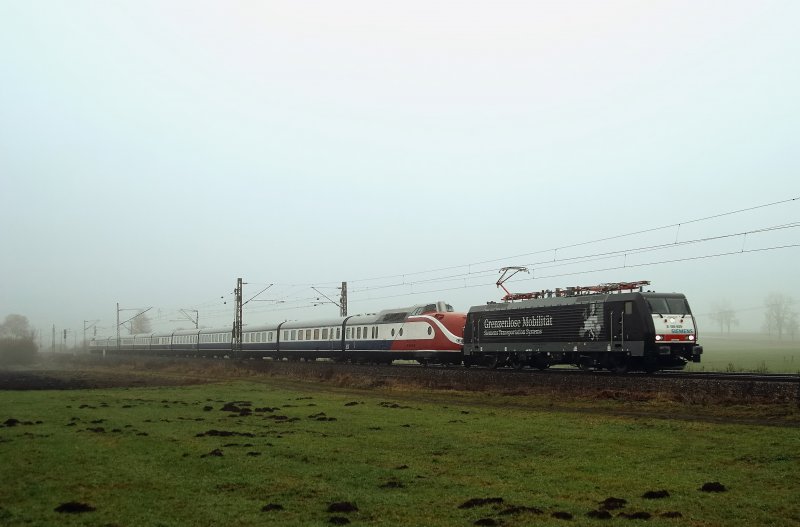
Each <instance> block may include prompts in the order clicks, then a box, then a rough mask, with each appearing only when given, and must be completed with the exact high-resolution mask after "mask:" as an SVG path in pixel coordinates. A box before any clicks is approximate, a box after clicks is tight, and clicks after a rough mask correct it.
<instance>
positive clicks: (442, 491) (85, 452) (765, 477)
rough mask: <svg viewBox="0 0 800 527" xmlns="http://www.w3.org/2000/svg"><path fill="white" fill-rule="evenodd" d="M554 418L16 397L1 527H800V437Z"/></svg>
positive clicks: (369, 394) (300, 396)
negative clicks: (642, 524)
mask: <svg viewBox="0 0 800 527" xmlns="http://www.w3.org/2000/svg"><path fill="white" fill-rule="evenodd" d="M228 403H233V406H235V407H237V408H239V410H238V411H233V410H234V408H232V407H231V406H228V407H227V408H226V406H225V405H226V404H228ZM551 403H552V402H548V401H543V400H540V399H537V400H533V399H531V398H529V397H523V396H492V395H488V394H469V395H467V394H460V393H442V392H431V393H419V392H411V391H408V392H405V391H395V392H388V391H387V392H379V391H355V390H344V389H338V388H334V387H332V386H318V385H312V384H302V383H295V384H291V383H288V382H286V381H275V380H269V381H268V382H267V383H258V382H247V383H245V382H231V383H227V384H211V385H197V386H189V387H169V388H135V389H109V390H75V391H39V392H36V391H26V392H0V422H6V423H7V424H8V423H11V424H14V422H13V421H9V420H10V419H15V420H18V421H19V423H16V424H15V426H0V466H1V467H2V479H0V524H2V525H8V526H22V525H25V526H30V525H92V526H104V525H107V526H111V525H118V526H138V525H148V526H177V525H206V526H219V525H226V526H228V525H245V526H249V525H287V526H292V525H296V526H300V525H323V524H325V525H330V524H344V523H345V522H348V521H349V522H351V523H352V524H353V525H386V526H394V525H407V526H451V525H452V526H461V525H463V526H469V525H473V524H476V523H475V522H478V523H477V524H478V525H506V526H516V525H520V526H522V525H565V524H569V525H630V524H631V523H630V521H629V520H628V519H625V517H624V516H620V514H627V515H634V517H636V516H635V514H636V513H638V514H639V517H641V518H644V517H646V516H647V515H649V516H650V519H649V521H648V522H647V523H648V525H670V526H679V525H687V526H713V525H725V526H736V525H741V526H751V525H798V524H800V506H798V504H797V501H796V500H797V494H798V490H800V470H799V469H800V434H798V430H797V428H795V427H791V426H785V427H784V426H756V425H743V424H736V423H730V422H729V423H727V424H720V423H714V422H713V421H712V420H680V419H669V418H656V417H641V416H639V417H625V416H623V415H621V414H615V413H614V411H613V410H614V408H613V407H611V408H610V407H609V403H608V402H604V403H603V406H602V408H601V407H600V406H599V405H598V406H597V407H596V408H595V407H592V406H591V404H589V405H588V406H587V405H580V408H572V409H569V408H567V407H558V406H551ZM654 410H655V411H656V413H658V414H660V415H662V416H664V417H668V415H669V414H670V413H676V414H677V413H680V412H681V410H680V409H676V408H674V407H670V408H655V409H654ZM715 482H719V483H721V484H722V485H723V486H724V487H725V488H726V491H725V492H704V491H701V490H700V488H701V487H702V486H703V485H704V484H706V483H715ZM648 491H651V492H656V494H655V495H656V496H659V495H663V493H661V491H667V493H668V496H663V497H661V498H660V499H646V498H644V497H643V495H644V494H645V493H647V492H648ZM611 497H613V498H621V499H624V500H626V502H627V503H626V504H625V505H624V507H622V508H619V509H614V508H613V507H608V508H609V510H607V511H600V508H601V507H600V503H601V502H604V500H606V499H607V498H611ZM475 498H480V499H485V498H502V503H501V502H499V501H496V502H494V503H484V504H478V505H475V506H470V507H463V506H464V505H471V503H468V502H469V500H471V499H475ZM69 503H72V505H71V507H73V508H80V504H83V505H86V506H89V507H92V508H94V509H95V510H93V511H89V512H83V513H77V512H76V513H66V512H56V511H55V509H56V508H57V507H59V506H62V505H63V504H69ZM474 503H475V502H473V503H472V504H474ZM337 504H338V505H337ZM348 505H350V506H352V507H348ZM612 505H613V504H612ZM332 506H333V512H329V509H330V508H331V507H332ZM460 506H462V507H463V508H462V507H460ZM515 507H517V508H515ZM348 508H357V510H352V511H350V512H347V511H346V510H347V509H348ZM590 511H600V512H595V514H598V515H610V516H611V517H612V519H610V520H602V519H592V518H589V517H588V516H587V513H589V512H590ZM568 517H572V520H571V521H570V520H566V519H560V518H568ZM640 521H641V520H640ZM635 523H636V522H634V524H635Z"/></svg>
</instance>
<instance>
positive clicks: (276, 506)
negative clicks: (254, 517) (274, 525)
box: [261, 503, 283, 512]
mask: <svg viewBox="0 0 800 527" xmlns="http://www.w3.org/2000/svg"><path fill="white" fill-rule="evenodd" d="M282 510H283V505H281V504H280V503H267V504H266V505H264V506H263V507H261V512H271V511H282Z"/></svg>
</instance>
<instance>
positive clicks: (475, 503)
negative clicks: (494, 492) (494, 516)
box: [458, 498, 503, 509]
mask: <svg viewBox="0 0 800 527" xmlns="http://www.w3.org/2000/svg"><path fill="white" fill-rule="evenodd" d="M493 503H503V498H471V499H468V500H467V501H465V502H464V503H462V504H461V505H459V506H458V508H459V509H472V508H474V507H482V506H484V505H491V504H493Z"/></svg>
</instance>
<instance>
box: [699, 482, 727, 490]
mask: <svg viewBox="0 0 800 527" xmlns="http://www.w3.org/2000/svg"><path fill="white" fill-rule="evenodd" d="M700 490H702V491H703V492H725V491H727V490H728V489H727V488H725V485H723V484H722V483H720V482H719V481H712V482H711V483H703V486H702V487H700Z"/></svg>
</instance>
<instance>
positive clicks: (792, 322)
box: [786, 311, 800, 340]
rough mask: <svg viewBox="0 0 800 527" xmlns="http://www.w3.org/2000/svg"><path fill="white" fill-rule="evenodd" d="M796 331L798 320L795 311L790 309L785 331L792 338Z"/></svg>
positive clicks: (799, 322)
mask: <svg viewBox="0 0 800 527" xmlns="http://www.w3.org/2000/svg"><path fill="white" fill-rule="evenodd" d="M798 331H800V321H798V318H797V311H792V312H791V313H789V319H788V320H787V321H786V333H788V334H789V336H791V337H792V340H794V339H795V337H796V336H797V333H798Z"/></svg>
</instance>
